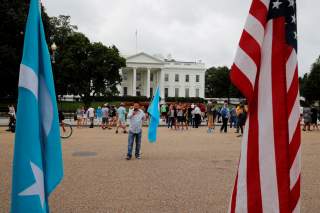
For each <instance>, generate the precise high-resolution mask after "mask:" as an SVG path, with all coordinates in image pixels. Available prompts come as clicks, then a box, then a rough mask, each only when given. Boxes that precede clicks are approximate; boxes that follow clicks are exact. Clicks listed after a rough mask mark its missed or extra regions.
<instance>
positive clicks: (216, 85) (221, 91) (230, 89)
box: [205, 66, 241, 98]
mask: <svg viewBox="0 0 320 213" xmlns="http://www.w3.org/2000/svg"><path fill="white" fill-rule="evenodd" d="M229 74H230V70H229V68H228V67H226V66H224V67H217V68H216V67H211V68H209V69H208V70H207V71H206V76H205V79H206V97H214V98H231V97H232V98H239V97H241V93H240V92H239V90H237V89H236V88H235V87H234V86H233V85H232V84H231V82H230V78H229Z"/></svg>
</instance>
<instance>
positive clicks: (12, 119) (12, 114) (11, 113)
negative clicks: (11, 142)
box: [7, 105, 16, 132]
mask: <svg viewBox="0 0 320 213" xmlns="http://www.w3.org/2000/svg"><path fill="white" fill-rule="evenodd" d="M8 110H9V112H8V114H9V123H8V129H7V131H11V132H15V129H16V110H15V109H14V106H13V105H9V106H8Z"/></svg>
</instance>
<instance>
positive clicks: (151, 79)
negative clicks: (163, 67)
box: [150, 73, 153, 81]
mask: <svg viewBox="0 0 320 213" xmlns="http://www.w3.org/2000/svg"><path fill="white" fill-rule="evenodd" d="M150 81H153V73H150Z"/></svg>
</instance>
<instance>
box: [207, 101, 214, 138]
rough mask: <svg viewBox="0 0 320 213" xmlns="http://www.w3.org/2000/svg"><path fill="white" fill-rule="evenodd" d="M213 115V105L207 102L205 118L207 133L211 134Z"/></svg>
mask: <svg viewBox="0 0 320 213" xmlns="http://www.w3.org/2000/svg"><path fill="white" fill-rule="evenodd" d="M213 113H214V105H213V103H212V102H211V101H208V104H207V118H208V130H207V132H208V133H211V132H212V131H213V122H214V119H213Z"/></svg>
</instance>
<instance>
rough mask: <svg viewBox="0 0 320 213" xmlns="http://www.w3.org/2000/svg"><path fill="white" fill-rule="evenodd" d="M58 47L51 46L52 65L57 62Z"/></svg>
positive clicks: (53, 44)
mask: <svg viewBox="0 0 320 213" xmlns="http://www.w3.org/2000/svg"><path fill="white" fill-rule="evenodd" d="M57 48H58V47H57V45H56V43H54V42H53V43H52V44H51V50H52V56H51V60H52V63H53V64H54V63H55V62H56V61H55V53H56V50H57Z"/></svg>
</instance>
